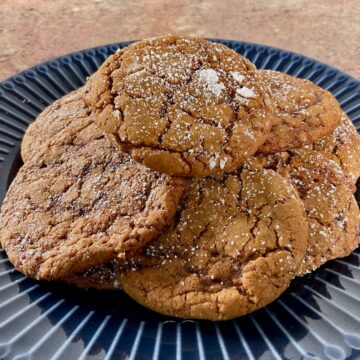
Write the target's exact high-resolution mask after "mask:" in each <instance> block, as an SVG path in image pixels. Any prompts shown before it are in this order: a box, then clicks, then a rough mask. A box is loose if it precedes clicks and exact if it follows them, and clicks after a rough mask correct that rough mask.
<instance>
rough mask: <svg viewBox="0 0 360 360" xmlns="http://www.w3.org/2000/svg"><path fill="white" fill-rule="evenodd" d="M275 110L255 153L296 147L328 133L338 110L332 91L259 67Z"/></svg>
mask: <svg viewBox="0 0 360 360" xmlns="http://www.w3.org/2000/svg"><path fill="white" fill-rule="evenodd" d="M258 78H259V80H260V81H261V83H263V84H264V87H265V88H267V90H268V91H267V94H268V101H269V102H270V103H272V105H273V108H274V109H275V110H274V112H275V117H274V120H273V126H272V129H271V132H270V135H269V138H268V139H267V140H266V142H265V143H264V144H263V145H262V146H261V147H260V149H259V153H263V154H272V153H276V152H278V151H284V150H288V149H295V148H300V147H302V146H303V145H305V144H312V143H314V142H315V141H317V140H318V139H319V138H321V137H322V136H324V135H326V134H328V133H330V132H331V131H332V130H333V129H334V128H335V127H336V126H337V125H338V123H339V121H340V116H341V109H340V106H339V104H338V102H337V101H336V99H335V98H334V96H333V95H332V94H330V93H329V92H328V91H326V90H324V89H322V88H320V87H318V86H316V85H315V84H313V83H312V82H311V81H308V80H303V79H298V78H295V77H293V76H290V75H287V74H283V73H280V72H277V71H272V70H259V71H258Z"/></svg>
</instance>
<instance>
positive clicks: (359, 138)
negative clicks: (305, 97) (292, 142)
mask: <svg viewBox="0 0 360 360" xmlns="http://www.w3.org/2000/svg"><path fill="white" fill-rule="evenodd" d="M310 147H312V148H313V149H315V150H317V151H319V152H321V154H322V155H324V156H325V157H326V158H328V159H330V160H333V161H335V162H336V163H337V164H338V165H339V166H340V167H341V169H342V171H343V172H344V174H345V175H346V176H347V177H348V178H349V179H350V181H351V182H352V183H353V184H355V183H356V181H357V180H358V178H359V176H360V135H359V134H358V132H357V130H356V128H355V126H354V125H353V124H352V123H351V121H350V119H349V118H348V117H347V116H346V114H345V113H344V112H343V113H342V115H341V120H340V124H339V125H338V126H337V127H336V128H335V130H334V131H333V132H331V133H330V134H328V135H326V136H324V137H323V138H321V139H320V140H318V141H317V142H316V143H315V144H313V145H310Z"/></svg>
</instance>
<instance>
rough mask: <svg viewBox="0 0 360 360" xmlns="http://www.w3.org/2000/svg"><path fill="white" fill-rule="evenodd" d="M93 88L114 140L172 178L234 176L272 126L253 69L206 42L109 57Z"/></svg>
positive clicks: (140, 45) (171, 39)
mask: <svg viewBox="0 0 360 360" xmlns="http://www.w3.org/2000/svg"><path fill="white" fill-rule="evenodd" d="M88 86H89V89H90V94H89V98H91V102H92V107H93V111H94V113H95V118H96V121H97V123H98V124H99V125H100V127H101V128H102V129H103V130H104V131H105V132H106V133H107V134H108V136H109V138H110V140H111V141H112V142H113V143H114V144H115V145H117V146H118V147H119V148H120V149H122V150H123V151H125V152H127V153H129V154H130V155H131V157H132V158H133V159H135V160H136V161H138V162H140V163H141V164H144V165H146V166H148V167H150V168H151V169H153V170H156V171H161V172H163V173H167V174H176V175H185V176H207V175H211V174H218V173H222V172H229V171H232V170H234V169H235V168H237V167H238V166H239V165H240V164H242V163H243V162H244V161H245V160H246V159H247V158H249V157H250V156H251V155H253V154H254V153H255V152H256V151H257V150H258V148H259V147H260V146H261V145H262V144H263V143H264V141H265V140H266V138H267V136H268V133H269V130H270V127H271V118H272V117H271V115H270V114H271V108H270V107H269V106H268V105H267V103H265V100H264V97H265V96H264V92H263V90H262V87H261V83H260V82H259V80H258V78H257V73H256V71H255V67H254V65H252V64H251V63H250V62H249V61H248V60H247V59H245V58H243V57H242V56H241V55H239V54H237V53H235V52H234V51H232V50H230V49H229V48H227V47H226V46H224V45H220V44H216V43H211V42H209V41H206V40H201V39H196V38H190V37H180V36H164V37H158V38H152V39H148V40H144V41H140V42H137V43H135V44H133V45H130V46H129V47H127V48H124V49H121V50H119V51H117V52H116V53H115V54H114V55H112V56H110V58H108V59H107V60H106V61H105V63H104V64H103V65H102V66H101V67H100V68H99V70H98V71H97V72H96V73H95V74H94V75H92V77H91V78H90V81H89V82H88Z"/></svg>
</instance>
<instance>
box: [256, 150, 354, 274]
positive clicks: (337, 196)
mask: <svg viewBox="0 0 360 360" xmlns="http://www.w3.org/2000/svg"><path fill="white" fill-rule="evenodd" d="M259 160H260V162H262V166H265V168H269V169H274V170H276V171H277V172H279V173H280V174H281V175H283V176H284V177H285V178H287V179H288V180H289V181H290V182H291V183H292V184H293V185H294V187H295V188H296V190H297V191H298V193H299V196H300V198H301V200H302V201H303V203H304V206H305V211H306V215H307V222H308V224H309V239H308V247H307V250H306V255H305V258H304V262H303V263H302V265H301V267H300V269H299V274H303V273H306V272H309V271H311V270H314V269H316V268H317V267H319V266H320V265H322V264H324V263H325V262H326V261H328V260H331V259H334V258H338V257H344V256H347V255H349V254H350V253H351V252H352V251H353V250H354V249H355V248H356V247H357V246H358V244H359V241H360V238H359V232H360V212H359V208H358V206H357V203H356V200H355V197H354V195H353V190H354V186H353V185H352V184H351V183H350V182H349V181H348V180H347V178H346V177H345V176H344V174H343V173H342V171H341V169H340V168H339V167H338V166H337V165H336V164H335V163H334V162H333V161H329V160H327V159H326V158H325V157H324V156H322V155H321V154H320V153H319V152H317V151H314V150H311V149H302V150H295V151H288V152H283V153H278V154H275V155H269V156H258V157H257V161H259ZM252 166H254V164H253V163H252Z"/></svg>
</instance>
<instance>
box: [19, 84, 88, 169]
mask: <svg viewBox="0 0 360 360" xmlns="http://www.w3.org/2000/svg"><path fill="white" fill-rule="evenodd" d="M85 96H86V89H85V87H82V88H80V89H78V90H75V91H73V92H71V93H69V94H67V95H65V96H63V97H62V98H60V99H59V100H57V101H55V102H54V103H53V104H51V105H50V106H48V107H47V108H46V109H45V110H44V111H43V112H42V113H41V114H40V115H39V116H38V117H37V118H36V120H35V121H34V122H33V123H31V124H30V126H29V127H28V129H27V130H26V132H25V135H24V138H23V141H22V143H21V157H22V159H23V160H24V162H26V161H27V160H28V159H30V158H31V156H34V155H36V153H38V152H39V151H40V149H41V146H42V145H44V144H45V143H46V142H47V141H48V140H49V139H52V138H53V137H54V136H57V134H59V133H60V132H61V131H63V130H64V129H65V128H67V127H68V126H72V123H73V122H74V119H76V120H75V121H76V122H79V121H80V119H84V118H85V121H86V118H88V117H89V115H90V108H89V107H88V106H87V105H86V103H85V102H84V97H85Z"/></svg>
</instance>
